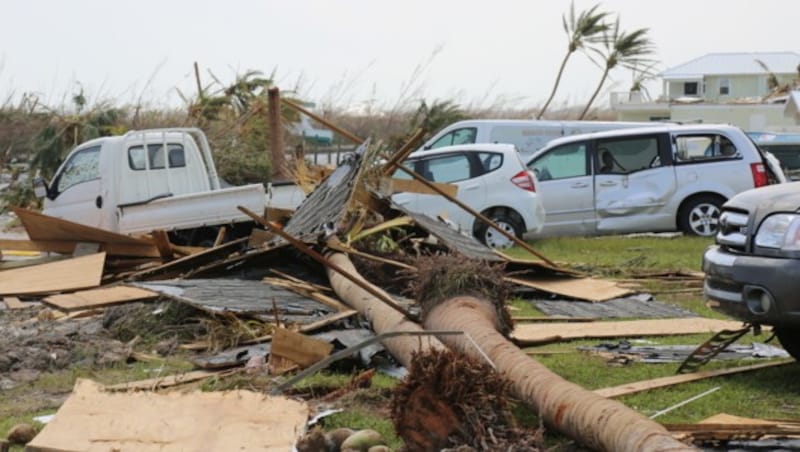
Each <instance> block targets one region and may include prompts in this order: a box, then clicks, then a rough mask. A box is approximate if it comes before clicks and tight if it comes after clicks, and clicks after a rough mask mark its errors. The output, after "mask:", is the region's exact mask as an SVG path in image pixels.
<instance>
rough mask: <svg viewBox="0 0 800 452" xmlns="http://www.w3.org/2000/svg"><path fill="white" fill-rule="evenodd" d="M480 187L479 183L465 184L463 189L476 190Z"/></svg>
mask: <svg viewBox="0 0 800 452" xmlns="http://www.w3.org/2000/svg"><path fill="white" fill-rule="evenodd" d="M479 188H480V185H467V186H466V187H464V190H477V189H479Z"/></svg>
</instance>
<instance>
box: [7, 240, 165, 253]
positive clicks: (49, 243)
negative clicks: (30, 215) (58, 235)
mask: <svg viewBox="0 0 800 452" xmlns="http://www.w3.org/2000/svg"><path fill="white" fill-rule="evenodd" d="M83 242H92V241H91V240H84V241H83ZM83 242H81V241H75V240H14V239H0V250H14V251H46V252H52V253H60V254H72V253H73V252H74V251H75V247H76V246H77V245H78V244H79V243H83ZM92 243H99V242H92ZM100 249H101V250H102V251H105V252H106V254H108V255H109V256H131V257H159V253H158V249H157V248H156V247H155V246H154V245H151V244H147V243H143V244H135V243H108V242H102V243H100Z"/></svg>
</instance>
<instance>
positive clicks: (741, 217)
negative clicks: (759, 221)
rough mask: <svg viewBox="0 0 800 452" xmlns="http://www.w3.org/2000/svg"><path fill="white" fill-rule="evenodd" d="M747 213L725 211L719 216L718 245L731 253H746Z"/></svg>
mask: <svg viewBox="0 0 800 452" xmlns="http://www.w3.org/2000/svg"><path fill="white" fill-rule="evenodd" d="M748 220H749V217H748V215H747V212H739V211H733V210H725V211H723V212H722V215H720V216H719V232H718V233H717V243H718V244H720V245H722V246H724V247H726V248H728V249H729V250H731V251H738V252H740V253H743V252H745V250H746V247H747V235H748V231H747V225H748V222H749V221H748Z"/></svg>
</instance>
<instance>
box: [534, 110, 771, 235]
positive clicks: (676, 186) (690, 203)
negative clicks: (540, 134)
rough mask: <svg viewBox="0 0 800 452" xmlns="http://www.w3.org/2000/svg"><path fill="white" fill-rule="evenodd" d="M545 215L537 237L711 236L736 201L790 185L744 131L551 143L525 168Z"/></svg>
mask: <svg viewBox="0 0 800 452" xmlns="http://www.w3.org/2000/svg"><path fill="white" fill-rule="evenodd" d="M527 165H528V167H529V168H530V169H532V170H533V171H534V173H535V174H536V176H537V178H538V181H539V193H540V195H541V198H542V202H543V203H544V209H545V212H546V219H545V224H544V226H543V227H542V229H541V231H540V232H539V233H538V234H536V236H537V237H545V236H558V235H598V234H615V233H630V232H658V231H675V230H680V231H683V232H685V233H687V234H691V235H700V236H712V235H714V234H716V232H717V229H718V219H719V213H720V207H721V206H722V204H723V203H724V202H725V201H726V200H727V199H729V198H730V197H731V196H733V195H735V194H737V193H739V192H742V191H744V190H748V189H751V188H755V187H761V186H764V185H768V184H771V183H778V182H785V181H786V178H785V176H784V174H783V172H782V171H781V169H780V165H779V163H778V162H777V160H776V159H775V158H774V157H773V156H771V155H770V154H768V153H766V152H763V151H761V150H760V149H759V148H758V147H757V146H755V144H754V143H753V141H752V140H750V138H749V137H748V136H747V135H746V134H745V133H744V132H742V131H741V130H740V129H738V128H736V127H732V126H726V125H663V126H654V127H647V128H637V129H626V130H615V131H608V132H600V133H593V134H585V135H574V136H571V137H568V138H561V139H557V140H553V141H551V142H550V143H548V145H547V146H546V147H545V148H543V149H541V150H540V151H538V152H537V153H536V154H534V155H533V157H532V158H530V159H529V160H528V162H527Z"/></svg>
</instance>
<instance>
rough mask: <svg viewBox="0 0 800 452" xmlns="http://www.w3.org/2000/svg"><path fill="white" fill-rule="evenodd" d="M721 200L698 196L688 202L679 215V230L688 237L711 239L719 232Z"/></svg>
mask: <svg viewBox="0 0 800 452" xmlns="http://www.w3.org/2000/svg"><path fill="white" fill-rule="evenodd" d="M721 206H722V200H720V198H717V197H714V196H698V197H696V198H694V199H691V200H689V201H688V202H687V203H686V205H684V206H683V208H682V209H681V213H680V220H679V221H680V229H681V230H682V231H683V232H685V233H686V234H689V235H699V236H702V237H711V236H713V235H714V234H716V233H717V231H718V230H719V214H720V207H721Z"/></svg>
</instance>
